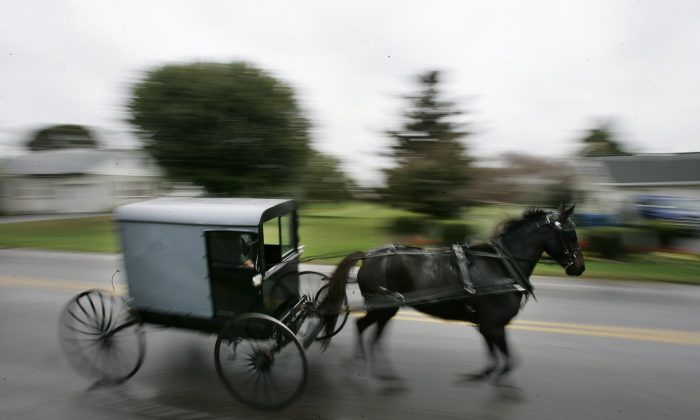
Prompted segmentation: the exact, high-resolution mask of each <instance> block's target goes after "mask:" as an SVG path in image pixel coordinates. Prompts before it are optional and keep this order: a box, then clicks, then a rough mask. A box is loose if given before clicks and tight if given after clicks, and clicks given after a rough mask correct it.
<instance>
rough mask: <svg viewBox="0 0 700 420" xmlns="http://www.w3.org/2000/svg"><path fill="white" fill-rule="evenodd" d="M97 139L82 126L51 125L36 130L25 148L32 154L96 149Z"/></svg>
mask: <svg viewBox="0 0 700 420" xmlns="http://www.w3.org/2000/svg"><path fill="white" fill-rule="evenodd" d="M98 145H99V144H98V142H97V139H95V137H94V135H93V134H92V132H91V131H90V130H88V129H87V128H86V127H83V126H82V125H75V124H62V125H52V126H49V127H44V128H42V129H40V130H37V131H36V132H35V133H34V134H33V135H32V137H31V138H30V140H29V141H28V142H27V148H28V149H29V150H31V151H33V152H38V151H42V150H56V149H73V148H96V147H98Z"/></svg>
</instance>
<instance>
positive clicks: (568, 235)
mask: <svg viewBox="0 0 700 420" xmlns="http://www.w3.org/2000/svg"><path fill="white" fill-rule="evenodd" d="M550 216H551V215H547V216H546V217H545V220H546V222H545V224H546V225H549V226H552V227H553V228H554V232H555V234H556V238H557V241H558V242H559V246H560V247H561V249H563V250H564V256H563V258H561V259H558V260H557V263H559V265H561V266H562V267H563V268H564V269H567V268H569V267H571V266H572V265H574V263H575V262H576V258H577V257H578V255H579V254H580V253H581V247H579V246H578V238H577V237H576V225H575V224H574V222H571V221H570V222H569V223H570V224H571V226H572V228H571V229H564V227H563V226H562V225H561V222H559V221H558V220H552V219H551V218H550ZM539 226H541V225H539V224H538V227H539ZM570 243H573V244H576V248H574V249H571V248H570V247H569V244H570Z"/></svg>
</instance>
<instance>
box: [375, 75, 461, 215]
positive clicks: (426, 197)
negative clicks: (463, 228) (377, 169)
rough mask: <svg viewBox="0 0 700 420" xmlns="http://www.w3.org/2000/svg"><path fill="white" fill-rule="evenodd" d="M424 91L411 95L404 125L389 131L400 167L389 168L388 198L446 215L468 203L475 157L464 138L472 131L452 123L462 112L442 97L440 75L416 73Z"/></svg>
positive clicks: (405, 204) (407, 206)
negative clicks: (461, 141) (472, 164)
mask: <svg viewBox="0 0 700 420" xmlns="http://www.w3.org/2000/svg"><path fill="white" fill-rule="evenodd" d="M418 82H419V85H420V91H419V93H418V94H416V95H415V96H407V97H406V99H407V100H408V101H409V107H408V109H407V110H406V111H405V112H404V114H403V116H404V121H403V123H402V127H401V129H400V130H397V131H389V132H387V134H388V135H389V136H390V137H391V138H392V139H393V145H392V149H391V156H392V157H393V159H394V161H395V163H396V166H395V167H394V168H391V169H388V170H386V171H385V173H386V177H387V186H386V189H385V190H384V191H383V193H384V194H383V195H384V197H385V199H386V200H387V201H388V202H389V203H391V204H393V205H395V206H397V207H400V208H404V209H407V210H412V211H416V212H419V213H423V214H426V215H429V216H434V217H439V218H445V217H451V216H454V215H456V214H457V213H458V212H459V210H460V208H461V207H462V206H463V205H464V203H465V200H464V189H465V188H466V186H467V185H468V183H469V180H470V179H471V168H470V165H471V159H470V158H469V157H468V156H467V154H466V148H465V146H464V145H463V144H462V143H460V141H459V140H460V139H461V138H463V137H465V136H467V135H468V134H469V133H468V132H466V131H464V130H463V126H462V125H461V124H459V123H457V122H455V121H454V117H456V116H458V115H461V114H462V112H461V111H459V110H457V109H456V108H455V104H454V103H453V102H450V101H446V100H443V99H441V98H440V92H439V90H438V84H439V83H440V73H439V72H438V71H429V72H427V73H425V74H422V75H420V76H419V77H418Z"/></svg>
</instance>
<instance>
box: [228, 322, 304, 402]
mask: <svg viewBox="0 0 700 420" xmlns="http://www.w3.org/2000/svg"><path fill="white" fill-rule="evenodd" d="M215 359H216V368H217V373H218V374H219V377H220V378H221V380H222V381H223V382H224V385H225V386H226V388H227V389H228V390H229V391H230V392H231V394H233V396H234V397H236V398H237V399H238V400H239V401H241V402H243V403H245V404H247V405H249V406H252V407H255V408H259V409H275V408H280V407H282V406H285V405H287V404H289V403H291V402H292V401H294V400H295V399H296V398H297V397H298V396H299V395H300V394H301V392H302V391H303V388H304V385H305V384H306V376H307V363H306V356H305V354H304V349H303V347H302V346H301V344H300V343H299V340H298V339H297V338H296V337H295V336H294V334H293V333H292V332H291V331H290V330H289V329H288V328H287V327H286V326H285V325H284V324H282V323H281V322H279V321H278V320H276V319H274V318H272V317H269V316H267V315H262V314H245V315H241V316H240V317H237V318H235V319H233V320H232V321H230V322H229V323H227V325H226V327H224V330H223V331H222V332H221V334H220V335H219V337H218V338H217V340H216V349H215Z"/></svg>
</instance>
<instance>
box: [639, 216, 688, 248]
mask: <svg viewBox="0 0 700 420" xmlns="http://www.w3.org/2000/svg"><path fill="white" fill-rule="evenodd" d="M642 227H643V229H645V230H647V231H648V232H651V233H653V234H654V235H656V237H657V238H658V241H659V247H660V248H662V249H669V248H671V247H672V246H673V243H674V242H676V241H677V240H678V239H683V238H690V237H692V236H693V235H694V231H693V229H692V228H691V227H689V226H686V225H681V224H678V223H673V222H668V221H648V222H646V223H644V224H643V225H642Z"/></svg>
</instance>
